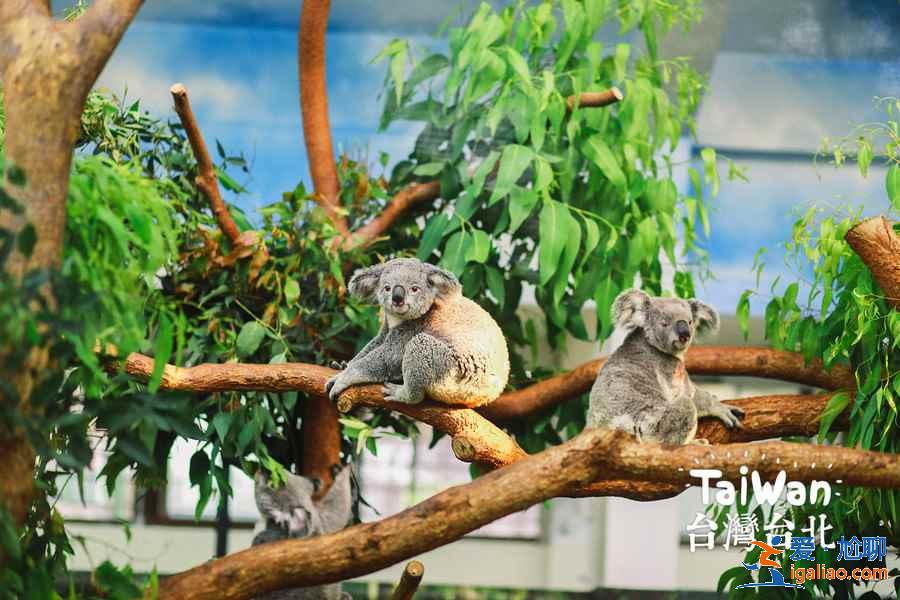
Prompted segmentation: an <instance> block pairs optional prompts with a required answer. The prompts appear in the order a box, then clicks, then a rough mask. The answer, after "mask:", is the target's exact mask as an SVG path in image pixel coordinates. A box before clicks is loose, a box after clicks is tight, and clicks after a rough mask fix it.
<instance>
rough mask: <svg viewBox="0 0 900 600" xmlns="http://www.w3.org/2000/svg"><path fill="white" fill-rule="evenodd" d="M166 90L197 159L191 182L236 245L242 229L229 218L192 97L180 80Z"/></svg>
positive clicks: (226, 235) (223, 231)
mask: <svg viewBox="0 0 900 600" xmlns="http://www.w3.org/2000/svg"><path fill="white" fill-rule="evenodd" d="M169 92H171V94H172V100H174V101H175V112H176V113H178V118H179V119H181V125H182V127H184V133H185V135H187V138H188V141H189V142H190V143H191V150H193V151H194V158H195V159H197V177H196V178H195V179H194V183H196V184H197V188H198V189H199V190H200V191H201V192H203V195H204V196H206V199H207V200H208V201H209V207H210V209H212V213H213V216H214V217H215V218H216V222H217V223H218V224H219V228H220V229H221V230H222V233H224V234H225V237H227V238H228V239H229V240H230V241H231V244H232V246H237V245H239V241H240V239H241V232H240V230H239V229H238V228H237V225H235V224H234V219H232V218H231V214H230V213H229V212H228V207H227V206H226V205H225V200H224V199H223V198H222V193H221V191H220V190H219V177H218V176H217V175H216V168H215V166H213V161H212V158H211V157H210V155H209V150H208V149H207V147H206V142H205V141H204V140H203V134H202V133H200V128H199V127H198V126H197V119H196V118H195V117H194V111H193V110H192V109H191V101H190V100H189V99H188V92H187V88H185V87H184V85H183V84H181V83H176V84H175V85H173V86H172V87H171V88H170V89H169Z"/></svg>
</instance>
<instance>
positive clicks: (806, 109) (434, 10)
mask: <svg viewBox="0 0 900 600" xmlns="http://www.w3.org/2000/svg"><path fill="white" fill-rule="evenodd" d="M63 4H64V3H59V4H57V3H55V4H54V6H55V7H56V8H59V6H62V5H63ZM494 4H505V2H501V1H499V0H498V1H496V2H494ZM727 4H728V11H729V13H728V18H727V22H726V23H725V24H724V31H720V32H718V35H713V32H710V31H706V30H704V28H703V26H702V25H701V26H699V27H696V28H695V29H694V31H693V32H692V33H691V34H690V35H694V36H704V35H708V36H709V38H710V40H709V44H710V45H713V46H714V47H711V48H710V51H711V52H713V53H714V60H713V69H712V72H711V75H710V89H709V92H708V94H707V96H706V98H705V99H704V101H703V103H702V107H701V110H700V113H699V114H698V115H697V117H698V137H699V143H701V144H708V145H711V146H714V147H716V148H718V149H719V150H720V151H722V152H723V153H724V154H726V155H727V154H729V153H731V154H733V155H734V158H735V159H736V160H737V162H738V163H739V164H742V165H744V166H746V167H747V168H748V175H749V176H750V179H751V182H750V183H748V184H747V183H733V184H730V183H724V184H723V186H722V191H721V194H720V197H719V199H718V200H716V201H715V202H714V203H713V205H712V226H713V228H712V230H713V233H712V237H711V239H710V240H709V243H708V247H709V251H710V255H711V261H712V270H713V272H714V273H716V275H717V279H716V280H714V281H710V282H708V283H707V284H706V285H705V286H703V287H701V289H700V292H698V293H701V294H702V295H703V296H704V297H705V298H706V299H707V300H709V301H711V302H713V303H714V304H716V305H717V306H719V307H720V308H721V309H722V310H723V311H724V312H730V311H731V310H733V307H734V306H735V304H736V302H737V298H738V297H739V295H740V293H741V292H742V291H743V289H744V288H745V287H747V286H748V285H750V286H752V284H753V276H752V275H751V272H750V265H751V262H752V258H753V254H754V253H755V251H756V249H757V248H758V247H760V246H766V247H768V248H769V249H770V253H769V260H768V262H769V266H770V268H769V269H767V273H769V274H770V276H772V277H774V275H775V274H777V273H779V272H784V267H783V266H782V264H781V263H782V260H781V254H780V252H779V250H778V249H779V245H780V244H782V243H783V242H784V240H786V239H787V238H788V236H789V234H790V226H791V224H792V223H793V220H794V218H795V217H794V215H795V211H796V210H797V207H805V206H807V205H808V204H809V203H818V204H820V205H822V206H828V207H833V206H836V205H839V204H845V203H852V204H859V203H863V204H865V206H866V213H867V214H877V213H879V212H883V211H884V210H885V209H886V206H887V201H886V198H885V194H884V191H883V175H882V172H881V171H879V170H877V169H875V170H874V172H873V173H872V174H871V175H870V177H869V179H868V180H863V179H861V178H860V177H859V175H858V174H857V173H856V171H855V168H853V167H849V168H844V169H840V170H838V171H835V170H833V169H830V168H828V167H823V166H820V167H819V170H818V172H817V171H816V169H815V168H814V167H813V165H812V162H811V160H810V159H809V154H810V153H811V152H813V151H815V150H816V148H818V146H819V145H820V142H821V139H822V137H823V136H841V135H845V134H847V133H849V132H850V131H851V130H852V127H853V126H854V125H856V124H858V123H861V122H864V121H868V120H873V119H875V118H877V113H876V111H875V108H874V104H873V102H872V100H873V97H875V96H900V60H898V58H897V55H896V40H897V39H900V3H898V2H897V1H896V0H855V1H851V0H794V1H792V2H781V3H776V2H771V1H769V0H742V1H736V0H733V1H731V2H727ZM475 5H476V4H475V3H474V2H468V3H465V4H463V10H462V12H461V13H457V10H458V6H459V5H458V4H456V3H454V2H446V1H444V0H390V1H388V0H336V1H335V2H333V3H332V19H331V23H330V29H329V34H328V65H327V67H328V84H329V100H330V112H331V124H332V129H333V133H334V141H335V145H336V149H337V150H338V151H341V150H343V151H347V152H349V153H350V154H351V155H352V156H354V157H355V158H365V157H368V162H369V164H370V165H372V166H373V168H374V170H375V172H376V173H377V172H378V167H377V166H376V165H377V159H378V153H379V151H386V152H388V153H389V154H390V155H391V157H392V159H393V160H398V159H400V158H402V157H403V156H405V154H406V153H407V152H408V150H409V149H410V148H411V146H412V140H413V139H414V137H415V135H416V133H417V132H418V128H417V127H416V126H414V125H406V126H403V125H400V126H392V127H391V129H389V130H388V131H387V132H384V133H379V132H378V131H377V122H378V115H379V114H380V110H381V100H380V98H379V96H378V95H379V92H380V89H381V84H382V80H383V77H384V69H385V66H384V65H372V64H370V61H371V59H372V58H373V57H374V56H375V55H376V54H377V53H378V51H379V50H380V49H381V48H382V47H383V46H384V45H385V44H387V43H388V42H389V41H390V40H391V39H392V38H394V37H407V38H411V40H412V42H413V44H414V46H417V47H419V48H424V47H434V46H441V45H442V42H441V41H440V40H437V39H435V38H434V37H432V33H433V32H434V31H435V30H436V29H437V26H438V24H439V23H440V22H441V21H442V20H444V19H445V18H446V17H448V15H453V14H458V15H462V16H457V17H456V20H457V22H458V21H459V20H460V19H461V18H463V17H464V15H465V13H466V11H467V10H471V9H472V8H473V7H474V6H475ZM299 6H300V2H297V1H288V0H244V1H238V0H225V1H219V0H216V1H214V0H197V1H194V2H181V1H177V0H155V1H154V2H148V3H147V4H146V5H145V7H144V8H143V9H142V12H141V13H140V15H139V18H138V20H137V21H136V22H135V23H134V24H133V26H132V27H131V28H130V29H129V30H128V32H127V33H126V35H125V37H124V39H123V41H122V44H121V46H120V48H119V49H118V50H117V52H116V53H115V54H114V56H113V58H112V59H111V61H110V63H109V65H108V66H107V68H106V70H105V71H104V73H103V75H102V77H101V79H100V85H102V86H104V87H107V88H108V89H110V90H112V91H114V92H116V93H118V94H122V93H123V92H124V90H125V89H126V88H127V90H128V97H129V98H132V99H134V98H140V99H141V100H142V102H143V105H144V106H145V107H146V108H147V109H148V110H149V111H150V112H151V113H153V114H154V115H157V116H160V117H162V118H169V119H173V120H174V119H175V118H176V117H175V115H174V111H173V110H172V103H171V98H170V96H169V92H168V90H169V87H170V86H171V84H173V83H175V82H183V83H184V84H185V85H186V86H187V88H188V90H189V92H190V95H191V100H192V103H193V106H194V111H195V113H196V115H197V118H198V120H199V123H200V127H201V130H202V131H203V133H204V135H205V136H206V138H207V141H208V143H209V144H210V145H212V143H213V140H220V141H221V142H222V144H223V145H224V146H225V148H226V149H228V150H229V151H230V152H243V153H244V154H245V156H246V157H247V158H248V159H249V160H250V162H251V173H250V176H249V178H248V179H247V180H246V181H245V183H246V186H247V188H248V189H249V191H250V192H249V193H248V194H247V195H245V196H242V197H240V198H239V199H238V201H237V202H238V204H240V205H241V206H242V208H244V209H245V210H247V211H249V212H251V213H252V212H253V210H254V209H255V208H257V207H259V206H262V205H264V204H266V203H268V202H269V201H271V200H274V199H276V198H277V197H278V196H279V195H280V194H281V193H282V192H284V191H287V190H291V189H293V188H294V186H295V185H296V184H297V182H298V181H304V182H308V178H309V176H308V168H307V161H306V154H305V150H304V147H303V138H302V132H301V128H300V113H299V104H298V102H299V101H298V83H297V63H296V60H297V59H296V44H297V39H296V27H297V22H298V18H299ZM679 180H680V181H685V180H686V178H685V177H683V174H681V175H680V176H679ZM684 185H687V184H686V183H685V184H684ZM683 191H687V190H686V189H683ZM753 309H754V312H757V313H758V312H759V311H760V310H761V309H762V305H761V304H755V305H753Z"/></svg>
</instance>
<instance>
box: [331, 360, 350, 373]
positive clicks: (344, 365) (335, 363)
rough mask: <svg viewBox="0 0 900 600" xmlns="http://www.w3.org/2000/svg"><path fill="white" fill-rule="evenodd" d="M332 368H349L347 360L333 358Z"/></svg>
mask: <svg viewBox="0 0 900 600" xmlns="http://www.w3.org/2000/svg"><path fill="white" fill-rule="evenodd" d="M331 368H332V369H337V370H338V371H343V370H344V369H346V368H347V361H346V360H333V361H331Z"/></svg>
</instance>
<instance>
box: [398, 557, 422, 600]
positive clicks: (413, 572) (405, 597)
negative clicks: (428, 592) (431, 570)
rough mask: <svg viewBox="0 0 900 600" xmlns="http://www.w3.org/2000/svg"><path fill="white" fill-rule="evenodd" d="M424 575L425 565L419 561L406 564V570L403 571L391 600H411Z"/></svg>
mask: <svg viewBox="0 0 900 600" xmlns="http://www.w3.org/2000/svg"><path fill="white" fill-rule="evenodd" d="M424 574H425V565H423V564H422V563H420V562H419V561H417V560H411V561H409V562H408V563H406V568H405V569H403V575H402V576H401V577H400V583H398V584H397V589H395V590H394V594H393V595H392V596H391V600H412V598H413V596H415V595H416V590H418V589H419V584H420V583H421V582H422V576H423V575H424Z"/></svg>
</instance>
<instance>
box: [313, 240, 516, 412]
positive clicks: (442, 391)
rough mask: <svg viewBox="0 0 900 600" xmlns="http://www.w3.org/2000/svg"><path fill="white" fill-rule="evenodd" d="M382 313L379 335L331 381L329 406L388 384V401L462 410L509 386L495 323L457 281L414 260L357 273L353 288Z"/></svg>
mask: <svg viewBox="0 0 900 600" xmlns="http://www.w3.org/2000/svg"><path fill="white" fill-rule="evenodd" d="M348 289H349V291H350V293H351V294H352V295H354V296H356V297H357V298H361V299H363V300H368V301H371V302H375V303H377V304H378V305H380V306H381V309H382V325H381V331H380V332H379V333H378V335H377V336H375V338H374V339H372V341H370V342H369V343H368V344H366V346H365V347H364V348H363V349H362V350H361V351H360V352H359V354H357V355H356V356H355V357H354V358H353V360H351V361H350V362H349V363H348V364H347V368H346V369H344V370H343V371H341V372H340V373H338V374H337V375H335V376H334V377H332V378H331V379H330V380H329V381H328V383H327V385H326V387H325V389H326V391H327V392H328V394H329V397H330V398H331V399H332V400H336V399H337V398H338V396H340V395H341V393H342V392H343V391H344V390H346V389H347V388H348V387H350V386H352V385H359V384H364V383H384V394H385V399H386V400H392V401H394V402H406V403H410V404H415V403H418V402H421V401H422V400H423V399H424V398H425V396H426V395H427V396H428V397H429V398H431V399H433V400H436V401H438V402H443V403H446V404H452V405H457V406H467V407H475V406H482V405H484V404H487V403H489V402H492V401H493V400H495V399H496V398H497V397H498V396H499V395H500V393H501V392H502V391H503V388H505V387H506V382H507V380H508V379H509V353H508V351H507V348H506V339H505V338H504V337H503V332H502V331H501V330H500V327H499V326H498V325H497V323H496V322H495V321H494V319H493V318H492V317H491V316H490V315H489V314H488V313H487V312H486V311H485V310H484V309H483V308H481V307H480V306H478V304H476V303H475V302H473V301H472V300H469V299H468V298H466V297H464V296H463V295H462V287H461V286H460V284H459V281H458V280H457V279H456V277H455V276H454V275H453V274H452V273H450V272H449V271H445V270H444V269H441V268H439V267H436V266H434V265H431V264H428V263H424V262H422V261H420V260H417V259H414V258H397V259H394V260H391V261H388V262H386V263H384V264H381V265H376V266H374V267H369V268H367V269H361V270H358V271H357V272H356V273H354V275H353V277H352V278H351V279H350V283H349V284H348Z"/></svg>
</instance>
